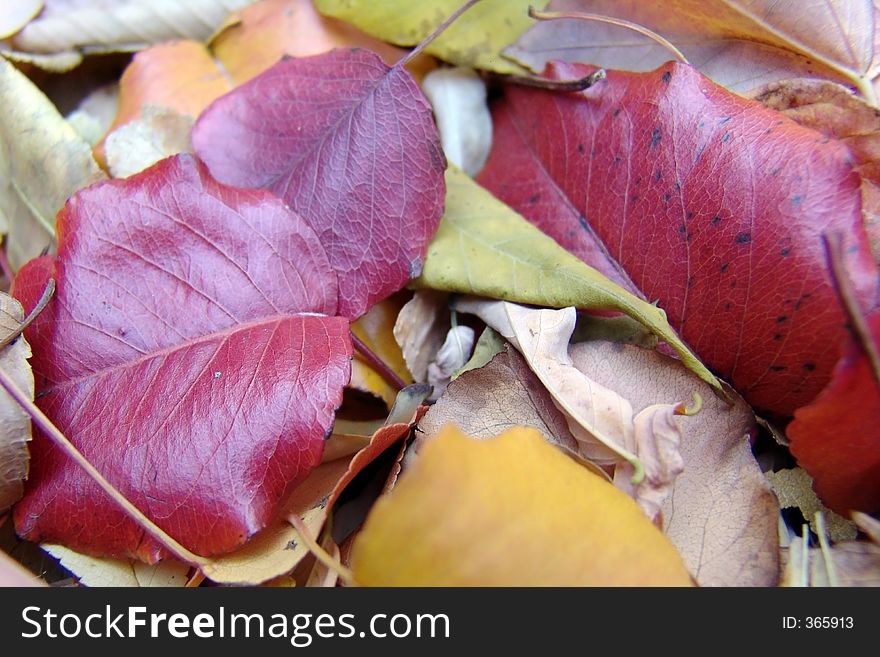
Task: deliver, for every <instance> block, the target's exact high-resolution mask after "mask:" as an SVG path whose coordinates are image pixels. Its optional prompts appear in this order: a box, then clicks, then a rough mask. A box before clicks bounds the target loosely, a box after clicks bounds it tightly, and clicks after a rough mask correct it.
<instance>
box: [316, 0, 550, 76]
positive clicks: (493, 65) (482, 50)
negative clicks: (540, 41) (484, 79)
mask: <svg viewBox="0 0 880 657" xmlns="http://www.w3.org/2000/svg"><path fill="white" fill-rule="evenodd" d="M463 4H464V0H422V1H421V2H413V1H412V0H384V1H383V2H375V0H316V1H315V6H316V7H317V8H318V11H320V12H321V13H323V14H326V15H328V16H333V17H334V18H341V19H342V20H344V21H347V22H349V23H352V24H353V25H356V26H357V27H359V28H360V29H362V30H363V31H364V32H367V33H368V34H372V35H373V36H377V37H379V38H380V39H382V40H384V41H390V42H391V43H395V44H397V45H399V46H414V45H416V44H417V43H419V42H420V41H422V40H423V39H424V38H425V37H427V36H428V35H429V34H431V33H432V32H433V31H434V30H435V29H436V28H437V27H439V26H440V24H441V23H442V22H443V21H444V20H445V19H446V18H447V17H448V16H450V15H451V14H452V13H454V12H455V10H456V9H458V8H459V7H460V6H461V5H463ZM545 4H547V3H546V2H535V0H482V2H479V3H477V4H476V5H475V6H473V7H471V8H470V9H468V10H467V11H466V12H465V13H464V14H462V16H461V17H460V18H459V19H458V20H456V21H455V22H454V23H453V24H452V25H450V26H449V28H448V29H447V30H446V31H445V32H443V34H441V35H440V36H438V37H437V39H436V40H435V41H434V42H433V43H431V44H430V45H429V46H428V48H427V49H426V52H427V53H429V54H431V55H434V56H436V57H439V58H440V59H444V60H446V61H448V62H451V63H453V64H458V65H460V66H470V67H472V68H482V69H486V70H489V71H494V72H495V73H518V74H523V73H525V69H523V68H522V67H521V66H518V65H517V64H515V63H513V62H511V61H508V60H506V59H504V58H503V57H502V56H501V55H500V52H501V50H502V49H503V48H504V47H505V46H507V45H509V44H511V43H513V42H514V41H516V39H517V38H518V37H519V36H520V35H521V34H522V33H523V32H525V31H526V29H528V27H529V26H530V25H531V24H532V23H533V21H532V19H531V18H529V15H528V9H529V5H538V6H543V5H545Z"/></svg>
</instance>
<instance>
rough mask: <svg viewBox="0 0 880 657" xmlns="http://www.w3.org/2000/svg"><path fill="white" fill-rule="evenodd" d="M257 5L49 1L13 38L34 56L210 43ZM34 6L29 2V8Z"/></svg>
mask: <svg viewBox="0 0 880 657" xmlns="http://www.w3.org/2000/svg"><path fill="white" fill-rule="evenodd" d="M251 2H253V0H190V1H189V2H178V1H177V0H45V2H44V3H43V4H45V7H44V8H43V11H42V12H41V13H40V15H39V16H37V17H36V19H35V20H33V21H31V22H30V23H29V24H28V25H27V26H26V27H25V28H24V29H23V30H21V31H20V32H19V33H18V34H17V35H16V36H15V38H14V39H13V45H14V47H15V48H16V49H17V50H20V51H23V52H34V53H59V52H70V51H79V52H90V51H91V52H108V51H115V50H136V49H139V48H143V47H145V46H147V45H149V44H151V43H159V42H161V41H169V40H171V39H207V38H208V37H209V36H211V34H213V33H214V31H215V30H216V29H217V28H218V27H220V25H221V24H222V23H223V21H224V19H225V18H226V16H227V15H228V14H229V12H231V11H235V10H237V9H241V8H242V7H244V6H246V5H248V4H250V3H251ZM25 4H30V3H25Z"/></svg>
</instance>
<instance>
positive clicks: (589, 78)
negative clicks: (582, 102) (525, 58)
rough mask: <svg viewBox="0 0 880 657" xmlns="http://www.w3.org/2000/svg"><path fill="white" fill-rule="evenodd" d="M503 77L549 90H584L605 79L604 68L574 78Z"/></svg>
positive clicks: (527, 85) (524, 84)
mask: <svg viewBox="0 0 880 657" xmlns="http://www.w3.org/2000/svg"><path fill="white" fill-rule="evenodd" d="M504 79H505V80H506V81H507V82H510V83H512V84H518V85H520V86H523V87H536V88H538V89H547V90H549V91H584V90H585V89H589V88H590V87H592V86H593V85H594V84H596V83H597V82H599V80H604V79H605V69H604V68H600V69H599V70H597V71H593V72H592V73H590V74H589V75H586V76H584V77H582V78H578V79H576V80H548V79H547V78H538V77H534V78H532V77H527V76H523V75H505V76H504Z"/></svg>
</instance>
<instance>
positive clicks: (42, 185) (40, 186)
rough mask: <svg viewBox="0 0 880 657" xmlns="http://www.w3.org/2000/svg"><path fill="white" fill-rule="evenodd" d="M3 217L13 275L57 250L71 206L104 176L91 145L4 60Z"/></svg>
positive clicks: (0, 127) (0, 102)
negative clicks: (61, 219)
mask: <svg viewBox="0 0 880 657" xmlns="http://www.w3.org/2000/svg"><path fill="white" fill-rule="evenodd" d="M0 106H2V107H3V112H2V113H0V148H2V150H0V214H3V215H5V217H6V220H7V225H8V230H9V234H8V235H7V243H6V248H7V255H8V257H9V261H10V264H11V265H12V267H13V269H18V268H19V267H21V265H23V264H24V263H25V262H27V261H28V260H30V259H31V258H33V257H35V256H37V255H39V254H40V253H41V252H42V251H43V250H44V249H46V248H47V247H51V246H53V244H54V229H55V215H56V213H57V212H58V211H59V210H60V209H61V208H62V206H63V205H64V203H65V201H67V199H68V198H69V197H70V196H71V195H73V193H74V192H76V191H77V190H79V189H80V188H82V187H85V186H86V185H89V184H90V183H93V182H95V181H97V180H100V179H101V178H103V177H104V174H103V173H102V172H101V170H100V169H99V168H98V165H97V164H96V163H95V161H94V159H93V158H92V151H91V147H90V146H89V144H87V143H86V142H85V141H84V140H83V139H82V138H81V137H80V136H79V135H78V134H77V132H76V131H75V130H74V129H73V127H72V126H71V125H70V124H69V123H68V122H67V121H65V120H64V118H63V117H62V116H61V115H60V114H59V113H58V110H57V109H56V108H55V106H54V105H53V104H52V103H51V102H50V101H49V99H48V98H46V96H45V95H43V93H42V92H41V91H40V90H39V89H38V88H37V87H36V86H34V84H33V83H32V82H31V81H30V80H28V79H27V77H25V76H24V75H23V74H22V73H21V72H19V71H18V70H17V69H16V68H15V67H14V66H13V65H12V64H10V63H9V62H7V61H6V60H5V59H2V58H0Z"/></svg>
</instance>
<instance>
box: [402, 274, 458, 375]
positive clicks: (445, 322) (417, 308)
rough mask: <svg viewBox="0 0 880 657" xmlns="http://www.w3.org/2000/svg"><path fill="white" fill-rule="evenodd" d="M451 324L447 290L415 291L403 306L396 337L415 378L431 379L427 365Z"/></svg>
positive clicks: (438, 348)
mask: <svg viewBox="0 0 880 657" xmlns="http://www.w3.org/2000/svg"><path fill="white" fill-rule="evenodd" d="M449 326H450V321H449V295H448V294H446V293H445V292H436V291H434V290H416V292H415V294H413V297H412V299H410V300H409V301H408V302H407V303H406V304H405V305H404V306H403V308H401V309H400V313H399V314H398V315H397V321H396V322H395V324H394V338H395V339H396V340H397V344H398V345H400V349H401V351H402V353H403V358H404V360H405V361H406V366H407V368H408V369H409V371H410V373H411V374H412V378H413V380H415V381H418V382H419V383H424V382H425V381H427V380H428V364H429V363H430V362H431V360H432V359H433V358H434V356H435V355H436V354H437V352H438V351H439V350H440V346H441V345H442V344H443V341H444V340H445V339H446V333H447V331H448V330H449Z"/></svg>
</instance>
